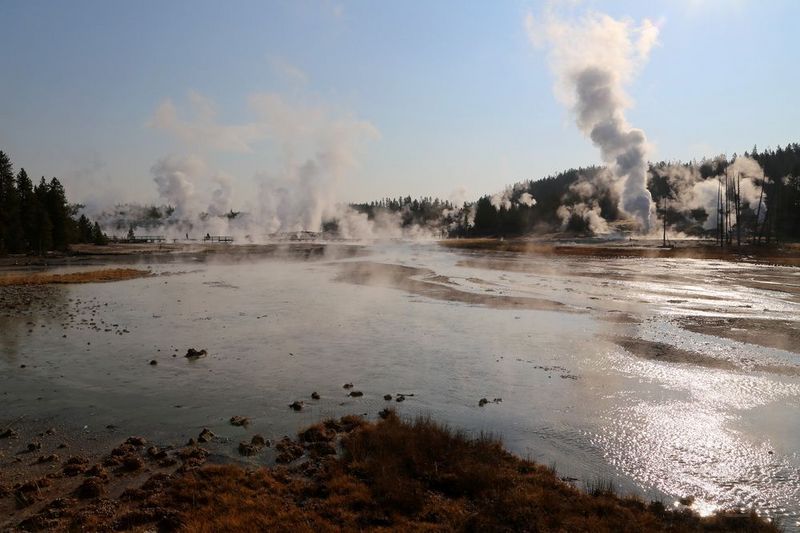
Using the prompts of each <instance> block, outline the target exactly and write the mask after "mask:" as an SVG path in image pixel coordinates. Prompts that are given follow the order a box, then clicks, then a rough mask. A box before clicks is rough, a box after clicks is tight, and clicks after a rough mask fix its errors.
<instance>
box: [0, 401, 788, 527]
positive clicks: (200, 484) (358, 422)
mask: <svg viewBox="0 0 800 533" xmlns="http://www.w3.org/2000/svg"><path fill="white" fill-rule="evenodd" d="M337 442H338V445H339V448H340V453H339V454H338V455H330V454H327V453H323V454H318V453H315V450H317V449H318V448H319V447H320V445H331V446H332V445H333V444H334V443H337ZM295 444H296V445H297V446H299V447H300V448H301V450H303V453H305V458H304V459H301V460H299V461H296V462H295V463H293V466H289V467H282V466H276V467H273V468H258V469H255V470H247V469H245V468H242V467H240V466H235V465H223V466H205V467H202V466H200V463H199V462H193V461H192V460H191V457H190V456H194V455H198V454H199V455H202V456H203V457H205V452H204V450H202V449H201V448H196V447H190V448H185V449H183V450H179V451H178V452H177V454H178V455H177V456H178V457H181V458H182V461H183V465H182V466H181V467H180V468H178V469H177V470H175V471H174V472H173V473H166V472H158V473H155V474H153V475H152V476H151V477H150V479H149V480H147V481H145V482H144V483H143V484H141V486H138V488H135V487H133V486H130V488H128V489H127V490H125V491H124V492H123V493H122V495H121V496H119V497H117V498H108V497H102V495H103V494H107V495H110V494H111V493H112V492H114V491H112V487H113V485H110V486H109V487H105V486H104V485H103V483H104V482H105V481H104V480H105V478H102V477H96V478H88V479H94V480H95V481H96V482H97V483H98V486H97V487H88V488H91V489H95V488H96V489H98V490H87V491H86V493H85V494H84V492H82V491H81V490H79V491H78V493H77V494H78V495H79V496H82V497H85V498H87V499H86V500H80V501H79V500H76V499H75V498H74V496H73V497H71V498H63V497H62V498H56V499H54V500H52V501H51V502H50V503H45V505H44V506H43V508H42V510H41V511H40V512H38V513H37V514H34V515H32V516H30V517H29V518H28V519H27V520H25V521H23V522H17V524H18V525H19V526H20V529H22V530H26V531H28V530H42V529H46V530H55V531H113V530H135V531H156V530H158V531H186V532H199V533H205V532H208V533H211V532H216V531H226V532H228V531H229V532H251V531H292V532H293V533H295V532H306V531H308V532H312V531H362V530H384V531H488V532H493V531H498V532H500V531H503V532H506V531H570V532H572V531H586V532H589V531H591V532H592V533H602V532H612V531H614V532H617V531H619V532H626V531H630V532H633V531H636V532H640V531H676V532H678V531H679V532H684V531H688V532H692V531H752V532H761V531H764V532H774V531H777V529H776V528H775V527H773V526H772V525H770V524H767V523H766V522H763V521H761V520H760V519H758V518H757V517H756V516H755V515H751V514H727V515H723V514H720V515H716V516H713V517H709V518H700V517H699V516H697V515H695V514H693V513H691V512H688V511H669V510H665V509H664V506H663V505H661V504H660V503H651V504H646V503H644V502H642V501H640V500H637V499H635V498H621V497H618V496H616V495H615V494H614V492H613V487H612V486H611V485H610V484H609V483H604V482H598V483H595V484H594V485H593V486H592V487H590V488H589V491H588V492H583V491H580V490H578V489H577V488H575V487H573V486H572V485H569V484H567V483H564V482H562V481H561V480H559V479H558V478H557V477H556V475H555V473H554V472H553V470H552V469H549V468H546V467H544V466H541V465H538V464H536V463H533V462H530V461H526V460H523V459H520V458H518V457H516V456H514V455H511V454H510V453H508V452H506V451H505V450H504V449H503V447H502V446H501V444H500V443H499V442H498V441H497V440H494V439H492V438H490V437H487V436H481V437H479V438H477V439H472V438H468V437H467V436H466V435H464V434H462V433H459V432H455V431H452V430H450V429H448V428H447V427H444V426H441V425H439V424H436V423H434V422H432V421H431V420H430V419H426V418H420V419H417V420H415V421H413V422H405V421H402V420H400V419H399V418H398V417H397V416H396V414H395V413H394V412H393V411H390V412H389V413H388V414H387V415H386V418H385V419H384V420H383V421H380V422H377V423H367V422H365V421H364V420H363V419H361V418H360V417H353V416H350V417H344V418H342V419H339V420H328V421H325V422H323V423H321V424H317V425H316V426H312V427H311V428H309V429H307V430H305V431H302V432H300V434H299V439H298V440H297V441H295ZM121 448H125V450H127V452H126V453H133V454H139V455H141V454H142V453H143V452H141V450H140V449H134V448H132V447H131V446H130V445H127V444H126V445H122V446H121V447H120V449H121ZM140 448H141V449H143V447H140ZM137 450H138V451H137ZM201 452H202V453H201ZM143 457H144V459H145V460H151V459H148V458H147V457H148V456H143ZM148 464H149V465H150V466H149V467H150V468H155V463H152V461H151V463H148ZM116 475H123V476H128V477H123V478H121V479H123V480H124V479H128V480H130V476H132V475H133V474H130V473H129V472H123V473H122V474H117V473H115V476H116ZM64 479H66V480H71V479H73V478H64ZM113 479H116V478H113ZM113 479H112V480H111V481H112V482H113ZM62 481H63V480H62ZM101 482H102V483H101ZM76 483H77V481H76ZM127 483H130V481H128V482H127ZM84 484H86V482H84ZM71 487H72V488H71V489H70V490H72V489H73V488H74V485H73V486H71ZM20 490H21V489H20ZM116 492H118V489H116ZM98 495H99V496H100V497H98ZM53 496H54V494H52V493H51V494H50V495H49V496H48V498H52V497H53ZM7 525H9V526H11V524H10V523H9V524H7ZM0 528H2V525H0Z"/></svg>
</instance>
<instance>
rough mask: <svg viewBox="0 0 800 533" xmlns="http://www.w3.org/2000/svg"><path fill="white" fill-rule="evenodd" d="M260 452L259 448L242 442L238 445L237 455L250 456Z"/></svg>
mask: <svg viewBox="0 0 800 533" xmlns="http://www.w3.org/2000/svg"><path fill="white" fill-rule="evenodd" d="M260 450H261V447H260V446H256V445H254V444H252V443H250V442H247V441H244V440H243V441H242V442H240V443H239V454H241V455H245V456H248V457H249V456H251V455H255V454H257V453H258V452H259V451H260Z"/></svg>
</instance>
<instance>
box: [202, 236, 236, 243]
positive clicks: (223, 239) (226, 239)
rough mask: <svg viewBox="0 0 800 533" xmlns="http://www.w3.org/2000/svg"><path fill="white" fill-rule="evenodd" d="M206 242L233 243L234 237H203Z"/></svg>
mask: <svg viewBox="0 0 800 533" xmlns="http://www.w3.org/2000/svg"><path fill="white" fill-rule="evenodd" d="M203 241H205V242H233V237H229V236H228V235H206V236H205V237H203Z"/></svg>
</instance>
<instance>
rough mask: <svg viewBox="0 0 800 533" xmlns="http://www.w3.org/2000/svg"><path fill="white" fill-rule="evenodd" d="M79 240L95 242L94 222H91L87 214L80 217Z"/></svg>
mask: <svg viewBox="0 0 800 533" xmlns="http://www.w3.org/2000/svg"><path fill="white" fill-rule="evenodd" d="M78 242H82V243H89V242H94V233H93V228H92V223H91V222H89V219H88V218H86V215H81V216H80V217H79V218H78Z"/></svg>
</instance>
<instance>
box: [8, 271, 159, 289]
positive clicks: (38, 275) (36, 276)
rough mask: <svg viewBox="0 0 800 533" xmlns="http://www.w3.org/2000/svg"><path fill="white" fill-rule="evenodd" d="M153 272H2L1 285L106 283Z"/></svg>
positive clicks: (149, 274)
mask: <svg viewBox="0 0 800 533" xmlns="http://www.w3.org/2000/svg"><path fill="white" fill-rule="evenodd" d="M151 275H152V272H150V271H148V270H141V269H135V268H107V269H103V270H89V271H86V272H70V273H68V274H53V273H49V272H32V273H17V274H0V287H10V286H19V285H58V284H67V283H104V282H109V281H125V280H129V279H136V278H146V277H148V276H151Z"/></svg>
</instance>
